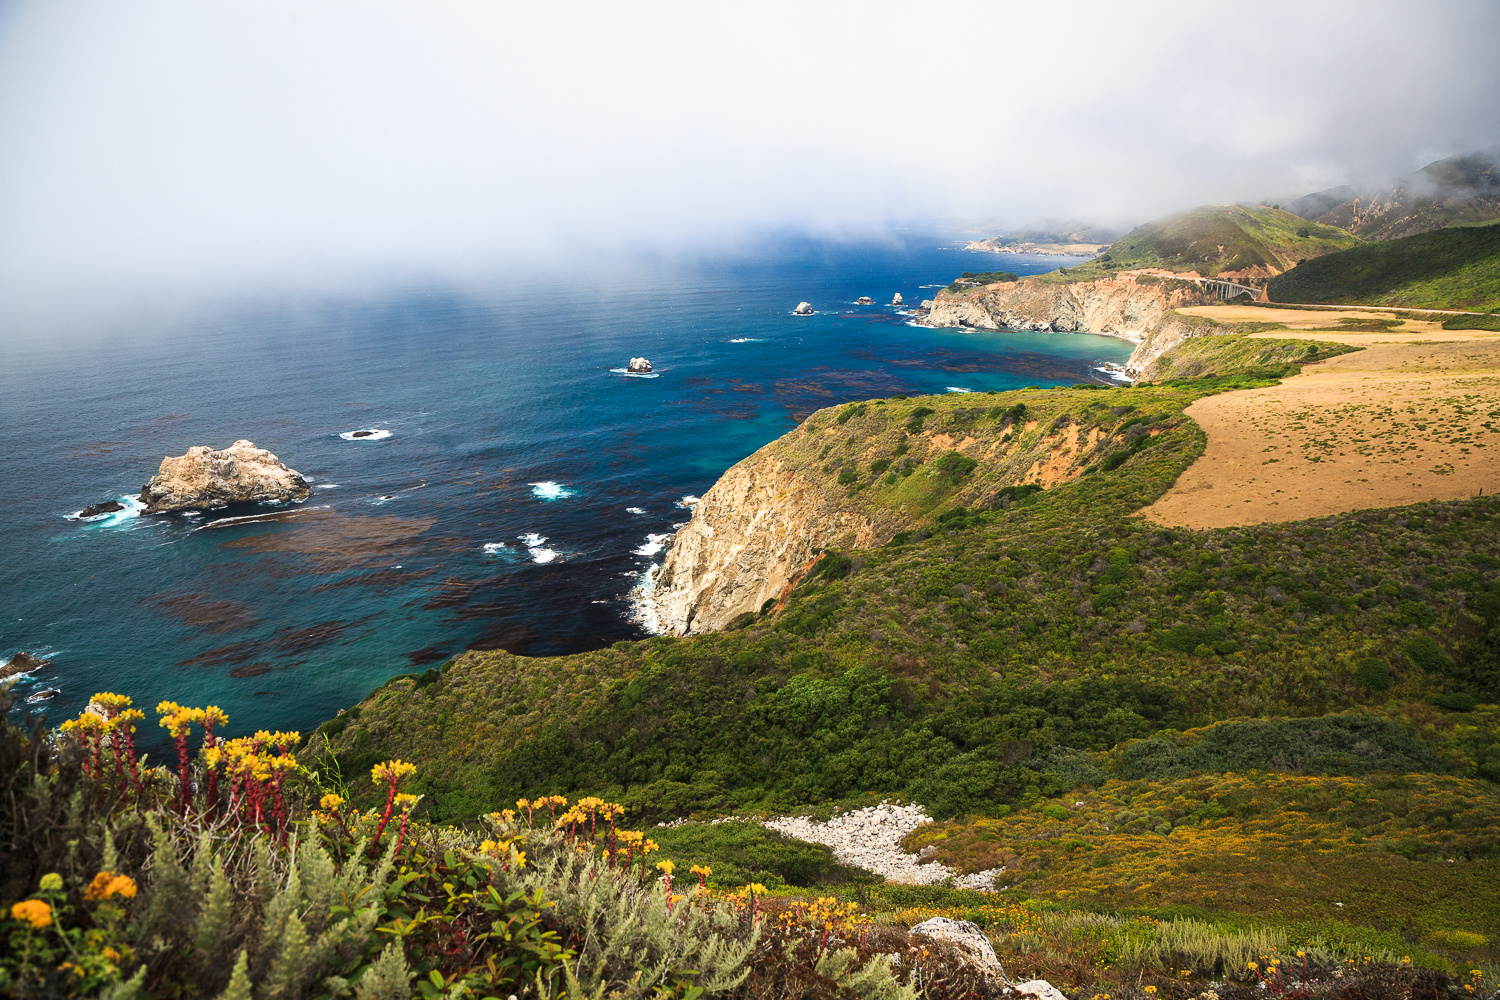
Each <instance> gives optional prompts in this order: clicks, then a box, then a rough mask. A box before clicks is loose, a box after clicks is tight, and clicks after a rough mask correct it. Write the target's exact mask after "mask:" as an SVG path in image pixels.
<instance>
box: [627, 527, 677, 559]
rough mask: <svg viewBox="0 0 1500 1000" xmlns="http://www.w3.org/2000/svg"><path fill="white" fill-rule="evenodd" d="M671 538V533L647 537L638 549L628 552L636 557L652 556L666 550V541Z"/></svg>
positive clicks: (666, 532) (665, 532)
mask: <svg viewBox="0 0 1500 1000" xmlns="http://www.w3.org/2000/svg"><path fill="white" fill-rule="evenodd" d="M671 537H672V533H671V532H670V531H664V532H662V533H661V534H659V535H647V536H646V541H645V542H644V543H643V544H642V545H641V547H640V548H637V549H631V550H630V551H631V553H632V554H634V555H638V556H654V555H656V554H657V553H658V552H660V551H661V550H662V549H664V548H666V542H667V539H668V538H671Z"/></svg>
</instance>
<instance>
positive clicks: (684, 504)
mask: <svg viewBox="0 0 1500 1000" xmlns="http://www.w3.org/2000/svg"><path fill="white" fill-rule="evenodd" d="M702 502H703V498H702V497H695V496H693V495H692V494H691V493H689V494H688V495H687V496H685V497H683V498H682V499H681V500H678V501H677V503H676V504H674V506H677V507H681V508H682V509H683V510H692V509H693V508H694V507H696V506H698V505H699V504H700V503H702Z"/></svg>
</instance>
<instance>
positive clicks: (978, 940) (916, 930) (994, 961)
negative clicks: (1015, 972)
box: [911, 917, 1067, 1000]
mask: <svg viewBox="0 0 1500 1000" xmlns="http://www.w3.org/2000/svg"><path fill="white" fill-rule="evenodd" d="M911 932H912V933H913V934H921V935H922V936H923V937H930V938H932V939H933V940H935V941H946V942H948V943H949V944H951V945H953V946H954V947H956V948H958V949H959V950H961V951H963V952H964V953H966V954H967V955H968V956H969V958H970V960H971V961H972V962H973V963H974V965H975V966H977V967H978V968H979V969H981V970H983V971H984V972H986V973H989V974H992V975H998V976H999V977H1000V978H1002V979H1004V978H1006V977H1005V969H1003V968H1002V967H1001V965H1000V959H998V958H996V957H995V948H994V946H993V945H991V944H990V939H989V938H988V937H986V936H985V933H984V931H982V930H980V929H979V925H978V924H975V923H971V922H970V921H968V920H952V919H949V918H948V917H933V918H931V919H930V920H924V921H922V922H921V923H920V924H917V926H915V927H913V928H912V929H911ZM1048 988H1049V989H1050V987H1048ZM1063 1000H1067V998H1066V997H1064V998H1063Z"/></svg>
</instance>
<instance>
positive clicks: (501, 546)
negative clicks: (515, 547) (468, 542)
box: [484, 542, 510, 555]
mask: <svg viewBox="0 0 1500 1000" xmlns="http://www.w3.org/2000/svg"><path fill="white" fill-rule="evenodd" d="M508 548H510V546H509V545H506V544H505V543H504V542H485V543H484V551H485V552H486V553H488V554H489V555H494V554H495V553H496V552H504V551H505V550H506V549H508Z"/></svg>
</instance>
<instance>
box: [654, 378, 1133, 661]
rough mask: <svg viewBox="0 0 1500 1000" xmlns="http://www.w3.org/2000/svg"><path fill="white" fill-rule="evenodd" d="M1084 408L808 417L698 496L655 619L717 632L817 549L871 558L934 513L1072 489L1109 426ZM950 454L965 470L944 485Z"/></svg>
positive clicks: (927, 400) (935, 402)
mask: <svg viewBox="0 0 1500 1000" xmlns="http://www.w3.org/2000/svg"><path fill="white" fill-rule="evenodd" d="M1091 398H1092V394H1091V393H1090V394H1083V393H1073V392H1068V391H1066V390H1055V391H1054V390H1035V391H1029V392H1024V393H1011V394H1009V395H1008V396H1006V397H1004V398H1003V399H1004V402H1003V405H997V404H999V403H1000V402H1001V401H1000V400H996V399H995V398H994V397H991V396H988V395H982V394H973V395H968V396H960V395H953V396H937V397H931V396H929V397H924V398H922V399H913V400H900V401H898V400H890V401H878V402H876V401H867V402H865V403H857V404H848V405H846V406H844V407H836V408H833V409H828V410H820V411H818V412H817V413H815V414H813V415H812V416H810V417H809V418H808V419H807V421H806V422H804V423H803V424H802V425H801V426H800V427H798V428H797V429H796V430H794V431H791V432H790V433H788V434H786V435H784V436H782V437H781V438H778V439H777V440H776V441H773V442H771V443H770V444H768V445H766V446H765V447H764V448H762V449H760V450H759V451H757V452H756V453H755V454H753V455H751V456H750V457H749V458H747V459H745V460H744V461H742V462H740V463H739V464H737V465H735V466H734V467H733V468H731V469H730V470H729V471H728V472H726V473H724V475H723V476H722V477H720V479H719V481H718V482H717V483H715V484H714V486H713V488H712V489H710V490H709V491H708V492H707V493H705V494H704V495H703V499H702V501H701V502H699V504H698V505H697V507H696V508H695V509H694V511H693V517H692V520H691V521H689V522H688V524H687V525H686V526H685V527H683V528H682V530H680V531H678V532H677V534H676V536H675V537H674V539H673V541H672V544H671V546H670V548H669V549H668V551H667V555H666V558H665V560H664V562H663V563H662V567H661V569H660V571H659V572H658V573H657V575H656V578H655V581H654V584H653V591H652V594H651V595H650V598H649V600H650V602H651V604H652V606H653V609H654V611H655V615H656V619H657V621H658V622H659V623H660V625H661V626H662V627H663V628H664V629H665V630H667V631H669V632H673V633H676V634H686V633H689V632H709V631H713V630H716V629H721V628H723V627H725V626H726V625H728V624H729V623H730V622H732V621H733V620H734V619H735V618H736V617H737V616H739V615H742V614H744V613H746V612H750V611H759V610H761V608H762V606H763V605H765V603H766V602H767V601H771V600H776V599H779V598H781V597H782V596H783V595H784V592H785V588H786V587H787V585H788V584H789V583H792V582H794V581H795V580H797V579H798V578H799V577H800V576H801V574H803V573H804V572H805V571H806V570H807V568H808V567H809V564H810V563H811V562H812V561H813V560H814V558H815V557H816V556H817V554H818V553H819V552H820V551H821V550H823V549H854V548H873V547H875V546H879V545H883V544H885V543H886V542H888V541H890V539H891V538H892V536H894V535H895V534H896V533H897V532H899V531H903V530H906V529H911V528H917V527H919V526H922V525H927V524H931V523H932V521H933V519H934V518H935V517H936V516H937V515H938V513H940V512H941V511H943V510H948V509H951V508H953V507H958V506H971V507H976V506H977V507H992V506H995V505H997V504H1000V503H1003V502H1004V500H1003V497H1004V494H1002V492H1001V491H1002V490H1004V489H1005V488H1006V487H1007V486H1016V485H1020V484H1023V483H1035V484H1038V485H1041V486H1043V487H1049V488H1050V487H1051V486H1054V485H1056V484H1058V483H1061V482H1066V481H1069V480H1072V479H1074V478H1077V476H1078V475H1079V474H1080V472H1081V471H1082V470H1083V469H1084V468H1085V467H1087V466H1089V465H1090V464H1092V463H1094V462H1097V461H1098V459H1099V455H1100V453H1101V449H1102V448H1104V447H1105V446H1106V445H1107V443H1108V442H1109V441H1110V440H1111V438H1110V432H1109V429H1108V424H1109V423H1112V422H1113V421H1114V420H1115V418H1114V417H1112V416H1109V417H1107V419H1106V415H1103V414H1100V413H1099V412H1098V410H1097V408H1095V409H1094V410H1093V411H1090V408H1089V406H1088V404H1089V401H1090V399H1091ZM1018 401H1024V407H1023V409H1024V413H1022V414H1021V415H1019V416H1018V415H1016V414H1014V413H1013V412H1012V411H1011V409H1010V408H1011V407H1012V406H1013V405H1014V404H1015V403H1017V402H1018ZM976 404H977V405H976ZM923 412H925V414H926V415H925V416H922V415H921V414H922V413H923ZM1090 412H1092V413H1093V414H1094V415H1093V416H1088V417H1086V414H1088V413H1090ZM1064 414H1066V416H1064ZM840 417H843V421H842V422H840V419H839V418H840ZM945 456H948V458H947V460H946V466H945ZM960 456H961V459H963V460H968V461H969V462H970V463H972V464H969V465H967V466H966V467H965V463H964V462H963V461H959V462H958V467H959V468H958V471H957V472H956V473H955V472H953V471H951V470H953V469H954V467H955V466H954V459H955V458H958V457H960ZM945 467H946V468H947V469H948V470H949V471H944V470H945Z"/></svg>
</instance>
